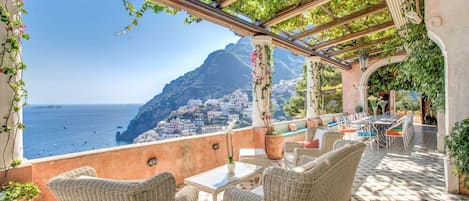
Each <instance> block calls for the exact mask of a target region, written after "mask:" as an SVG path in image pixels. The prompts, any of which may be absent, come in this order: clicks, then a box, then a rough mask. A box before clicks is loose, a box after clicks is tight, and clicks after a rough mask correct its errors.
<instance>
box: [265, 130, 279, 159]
mask: <svg viewBox="0 0 469 201" xmlns="http://www.w3.org/2000/svg"><path fill="white" fill-rule="evenodd" d="M282 148H283V136H282V135H266V136H265V153H266V154H267V157H268V158H269V159H270V160H280V159H282V153H283V150H282Z"/></svg>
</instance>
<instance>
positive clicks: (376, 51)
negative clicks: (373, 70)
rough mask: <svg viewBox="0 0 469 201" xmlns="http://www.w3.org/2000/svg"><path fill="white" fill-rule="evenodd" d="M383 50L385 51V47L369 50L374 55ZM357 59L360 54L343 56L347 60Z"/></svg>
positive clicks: (370, 54) (369, 53)
mask: <svg viewBox="0 0 469 201" xmlns="http://www.w3.org/2000/svg"><path fill="white" fill-rule="evenodd" d="M381 52H384V48H379V49H375V50H371V51H369V52H368V55H369V56H372V55H375V54H379V53H381ZM355 59H358V55H352V56H348V57H345V58H343V60H347V61H350V60H355Z"/></svg>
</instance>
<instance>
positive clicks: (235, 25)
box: [153, 0, 352, 70]
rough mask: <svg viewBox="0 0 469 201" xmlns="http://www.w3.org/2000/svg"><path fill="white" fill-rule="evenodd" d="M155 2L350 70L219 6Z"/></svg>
mask: <svg viewBox="0 0 469 201" xmlns="http://www.w3.org/2000/svg"><path fill="white" fill-rule="evenodd" d="M153 1H155V2H157V3H161V4H164V5H167V6H170V7H172V8H175V9H181V10H186V11H187V12H188V13H190V14H192V15H194V16H197V17H200V18H202V19H204V20H207V21H210V22H213V23H216V24H219V25H222V26H224V27H227V28H229V29H230V30H232V31H234V32H236V33H238V34H240V35H243V36H246V35H267V36H270V37H272V43H273V44H274V45H276V46H279V47H283V48H285V49H288V50H290V51H292V52H293V53H295V54H300V55H303V56H319V57H321V59H322V61H323V62H325V63H326V64H328V65H331V66H333V67H337V68H341V69H345V70H350V69H351V67H352V66H351V64H350V63H348V62H345V61H343V60H339V59H335V58H331V57H329V56H327V55H325V54H321V53H319V52H316V51H315V50H311V49H309V48H306V47H304V46H301V45H299V44H297V43H295V42H293V41H291V40H288V39H285V38H283V37H280V36H279V35H277V34H274V33H272V32H271V31H268V30H266V29H265V28H263V27H260V26H258V25H256V24H253V23H251V22H248V21H246V20H243V19H240V18H238V17H236V16H233V15H231V14H228V13H226V12H224V11H222V10H221V9H219V8H215V7H213V6H211V5H208V4H205V3H203V2H201V1H199V0H153Z"/></svg>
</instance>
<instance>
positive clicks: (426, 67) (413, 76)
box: [370, 0, 445, 110]
mask: <svg viewBox="0 0 469 201" xmlns="http://www.w3.org/2000/svg"><path fill="white" fill-rule="evenodd" d="M423 4H424V1H423V0H420V5H421V6H420V8H421V10H420V13H422V14H423V13H425V12H424V10H423V9H424V7H425V6H423ZM407 7H408V9H412V8H411V7H413V5H408V6H407ZM400 32H402V33H403V34H401V35H399V37H398V38H397V39H396V40H400V41H402V42H403V43H404V44H405V46H406V47H407V50H408V51H407V58H406V60H405V61H404V62H402V63H400V64H398V66H399V67H398V68H399V73H397V76H396V81H397V82H398V83H402V84H400V85H399V86H400V88H398V89H404V90H412V91H418V92H420V93H422V94H425V95H426V96H427V97H428V98H429V99H430V100H431V101H432V107H433V108H434V109H435V110H439V109H444V102H445V99H444V94H445V88H444V87H445V85H444V82H445V75H444V57H443V53H442V52H441V49H440V47H438V45H437V44H436V43H434V42H433V41H432V40H431V39H430V38H429V37H428V35H427V28H426V26H425V23H421V24H412V23H408V24H407V25H405V26H404V27H403V28H402V30H401V31H400ZM385 50H386V51H385V54H386V55H391V54H395V53H396V52H397V51H398V49H396V48H395V47H392V46H386V47H385ZM370 86H371V85H370ZM404 87H407V88H404Z"/></svg>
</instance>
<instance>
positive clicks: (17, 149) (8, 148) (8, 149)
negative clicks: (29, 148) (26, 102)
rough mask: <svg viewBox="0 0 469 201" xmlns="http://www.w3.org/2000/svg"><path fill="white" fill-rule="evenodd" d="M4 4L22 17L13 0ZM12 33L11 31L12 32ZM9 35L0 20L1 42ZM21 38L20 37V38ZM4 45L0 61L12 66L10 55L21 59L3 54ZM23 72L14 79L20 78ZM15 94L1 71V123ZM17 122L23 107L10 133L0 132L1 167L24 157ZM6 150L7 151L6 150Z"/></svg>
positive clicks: (14, 13)
mask: <svg viewBox="0 0 469 201" xmlns="http://www.w3.org/2000/svg"><path fill="white" fill-rule="evenodd" d="M0 3H1V4H2V5H6V8H7V11H8V12H9V13H10V15H11V17H12V18H15V17H20V16H19V14H18V9H17V7H16V6H14V5H12V1H8V0H0ZM10 34H11V33H10ZM7 37H9V33H8V32H7V30H6V25H5V23H3V22H1V21H0V44H4V43H5V42H6V40H7ZM18 39H19V38H18ZM1 52H3V46H0V59H2V58H3V60H1V61H0V65H1V66H7V67H11V66H12V61H11V59H10V57H13V58H16V59H21V58H20V56H19V55H11V54H9V53H8V52H6V53H5V55H3V54H2V53H1ZM20 78H21V72H19V73H18V75H17V76H16V77H15V78H14V79H20ZM14 96H15V91H14V90H13V89H12V88H11V87H10V84H9V79H8V76H6V75H4V74H3V73H0V122H1V125H2V126H3V125H5V119H4V117H6V116H8V115H9V114H10V113H11V112H12V108H11V105H12V100H13V97H14ZM15 122H19V123H22V122H23V118H22V110H21V107H20V109H19V111H18V112H17V114H13V116H12V118H10V119H9V120H8V122H6V123H7V126H8V127H10V128H12V129H11V131H10V132H9V133H1V134H0V147H1V149H2V150H1V152H0V169H5V168H8V167H10V164H11V162H12V161H13V160H22V159H23V132H22V130H21V129H15V126H16V125H15ZM4 150H5V151H4Z"/></svg>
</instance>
